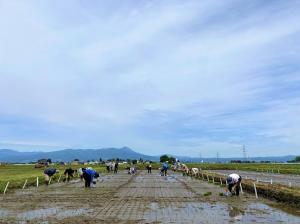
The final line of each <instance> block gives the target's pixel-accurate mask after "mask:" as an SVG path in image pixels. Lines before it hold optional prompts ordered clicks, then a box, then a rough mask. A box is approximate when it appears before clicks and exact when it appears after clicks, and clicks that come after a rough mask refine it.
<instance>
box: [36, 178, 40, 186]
mask: <svg viewBox="0 0 300 224" xmlns="http://www.w3.org/2000/svg"><path fill="white" fill-rule="evenodd" d="M36 187H39V177H36Z"/></svg>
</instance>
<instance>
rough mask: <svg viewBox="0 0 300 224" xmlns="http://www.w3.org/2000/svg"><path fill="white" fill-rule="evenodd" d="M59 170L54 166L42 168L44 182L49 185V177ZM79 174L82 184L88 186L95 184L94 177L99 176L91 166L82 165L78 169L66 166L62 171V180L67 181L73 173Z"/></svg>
mask: <svg viewBox="0 0 300 224" xmlns="http://www.w3.org/2000/svg"><path fill="white" fill-rule="evenodd" d="M58 172H59V170H58V169H56V168H48V169H45V170H44V176H45V184H46V185H49V182H50V178H51V177H52V176H54V175H55V174H56V173H58ZM77 173H78V174H79V176H80V179H81V180H82V181H84V182H85V183H84V186H85V187H87V188H90V187H91V186H93V185H95V184H96V179H97V178H98V177H99V173H98V172H96V171H95V170H94V169H93V168H92V167H87V168H85V167H83V168H79V169H78V170H75V169H72V168H67V169H65V171H64V173H63V174H64V179H63V182H69V181H70V179H71V178H73V177H74V175H75V174H77Z"/></svg>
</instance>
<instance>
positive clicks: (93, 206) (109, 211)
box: [0, 171, 300, 224]
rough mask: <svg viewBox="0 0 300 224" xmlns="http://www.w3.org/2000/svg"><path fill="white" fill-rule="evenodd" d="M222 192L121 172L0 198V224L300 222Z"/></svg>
mask: <svg viewBox="0 0 300 224" xmlns="http://www.w3.org/2000/svg"><path fill="white" fill-rule="evenodd" d="M207 192H211V195H208V196H204V195H205V194H206V193H207ZM221 192H224V189H223V188H222V187H220V186H218V185H214V184H211V183H207V182H204V181H201V180H198V179H192V178H190V177H184V176H182V174H180V173H170V176H168V177H161V176H159V174H158V173H153V174H147V173H146V172H144V171H142V172H139V173H138V174H136V175H134V176H131V175H128V174H127V173H125V172H121V173H119V174H117V175H114V174H108V175H106V176H104V177H101V180H100V181H99V182H97V184H96V187H95V188H91V189H84V188H83V183H82V182H80V181H78V180H76V181H73V182H72V183H68V184H66V183H59V184H57V183H56V184H52V185H51V186H49V187H45V186H41V187H39V188H29V189H26V190H23V191H17V192H15V193H13V194H7V195H5V196H3V195H1V196H0V204H1V207H0V223H44V224H46V223H300V216H299V213H300V212H299V211H297V210H294V209H292V208H286V207H285V209H284V210H282V209H281V208H280V207H281V205H280V204H276V203H275V202H271V201H268V200H265V199H255V198H254V196H252V195H248V194H244V195H241V196H240V197H236V196H234V197H225V196H220V195H219V193H221Z"/></svg>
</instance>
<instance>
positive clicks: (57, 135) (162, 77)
mask: <svg viewBox="0 0 300 224" xmlns="http://www.w3.org/2000/svg"><path fill="white" fill-rule="evenodd" d="M299 8H300V6H299V3H297V2H296V1H288V2H277V3H273V4H269V3H268V4H266V3H261V2H260V1H251V2H249V3H245V2H241V1H224V2H220V1H201V2H199V1H186V2H182V1H172V2H167V1H164V2H162V1H152V2H151V1H150V2H149V1H148V2H147V3H146V2H140V3H138V4H137V3H136V2H126V3H122V4H113V3H108V2H106V3H103V2H102V3H99V2H98V3H97V2H95V3H82V2H80V1H78V2H75V1H71V2H68V1H66V2H63V3H62V2H60V1H51V2H40V1H29V2H26V4H25V3H22V2H20V1H1V2H0V15H1V16H0V18H1V19H0V29H1V31H2V32H0V40H1V41H0V76H1V82H0V105H1V114H0V115H1V116H2V120H0V125H1V127H2V128H1V129H2V130H1V131H0V137H1V139H2V140H3V141H4V142H30V144H29V145H34V144H33V143H34V142H36V143H37V144H38V145H43V142H45V144H44V145H61V146H65V145H68V146H71V147H72V146H73V147H77V146H79V147H93V146H99V147H101V146H122V145H128V146H131V147H133V148H136V149H137V150H139V151H141V152H144V153H154V154H159V153H163V151H168V152H169V153H172V152H173V154H181V155H187V154H190V155H198V151H197V150H198V149H199V150H200V149H201V150H204V151H207V152H210V153H207V155H208V156H215V154H216V152H217V151H219V152H220V154H221V155H222V152H223V154H224V155H225V154H226V155H228V156H230V155H232V154H235V152H232V153H231V151H230V150H229V149H230V147H233V148H234V147H235V146H236V145H240V144H246V145H249V147H251V150H252V151H253V154H256V153H261V154H262V155H264V154H265V155H267V154H268V155H270V154H295V153H297V147H299V146H300V142H299V140H298V137H299V133H300V129H299V128H298V127H297V126H296V125H295V124H296V123H297V121H298V118H297V113H298V111H299V107H298V106H297V105H299V104H298V103H299V91H298V90H297V89H298V88H297V87H299V85H300V83H299V78H298V77H299V66H298V64H299V63H297V62H299V59H300V54H299V53H298V52H299V50H300V49H299V48H300V47H299V46H300V45H299V41H298V40H299V37H300V25H299V23H297V22H296V21H299V20H300V16H299V14H298V11H299ZM20 121H22V122H20ZM4 127H5V129H3V128H4ZM15 129H18V131H16V132H13V131H12V130H15ZM186 139H189V140H190V141H192V142H193V144H191V142H187V141H186ZM51 142H53V143H54V144H51ZM276 143H278V144H277V145H276ZM185 144H186V145H185ZM287 148H288V149H289V150H288V151H284V150H285V149H287ZM150 149H151V151H149V150H150ZM201 150H200V151H201ZM202 154H203V155H204V154H205V153H202Z"/></svg>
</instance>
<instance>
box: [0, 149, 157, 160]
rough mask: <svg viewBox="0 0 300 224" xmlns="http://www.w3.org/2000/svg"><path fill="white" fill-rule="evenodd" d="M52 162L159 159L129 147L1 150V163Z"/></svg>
mask: <svg viewBox="0 0 300 224" xmlns="http://www.w3.org/2000/svg"><path fill="white" fill-rule="evenodd" d="M48 158H50V159H51V160H52V161H73V160H74V159H79V160H80V161H86V160H99V159H100V158H102V160H106V159H113V158H120V159H140V158H142V159H144V160H153V161H156V160H158V159H159V157H154V156H147V155H144V154H141V153H137V152H135V151H133V150H132V149H130V148H128V147H123V148H103V149H64V150H60V151H52V152H18V151H14V150H10V149H0V161H2V162H10V163H17V162H18V163H26V162H35V161H37V160H39V159H48Z"/></svg>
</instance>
